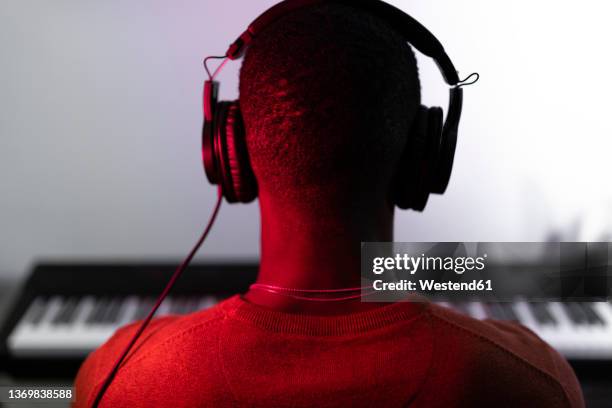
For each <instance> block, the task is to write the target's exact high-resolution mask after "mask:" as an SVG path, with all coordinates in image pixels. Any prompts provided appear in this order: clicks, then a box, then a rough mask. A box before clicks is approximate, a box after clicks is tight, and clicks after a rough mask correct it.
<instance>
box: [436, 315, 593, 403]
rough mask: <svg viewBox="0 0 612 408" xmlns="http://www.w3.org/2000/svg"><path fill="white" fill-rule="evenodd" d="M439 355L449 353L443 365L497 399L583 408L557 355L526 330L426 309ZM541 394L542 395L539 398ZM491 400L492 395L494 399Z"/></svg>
mask: <svg viewBox="0 0 612 408" xmlns="http://www.w3.org/2000/svg"><path fill="white" fill-rule="evenodd" d="M429 313H430V315H431V316H432V321H433V326H434V331H437V333H438V335H439V336H438V338H439V339H440V340H439V347H437V349H438V350H439V349H440V348H442V347H446V348H450V349H452V350H453V353H452V354H447V355H448V357H452V356H454V357H453V358H452V360H447V362H448V363H449V364H464V365H469V370H465V371H462V375H465V373H471V374H473V378H472V380H474V383H480V385H481V389H486V390H488V391H489V392H491V393H493V394H497V397H501V396H503V395H504V394H505V393H512V392H515V393H516V392H522V393H523V394H524V398H527V397H528V396H529V395H530V394H531V393H533V394H532V395H534V396H535V394H540V395H539V397H538V398H540V397H550V398H552V399H556V400H559V401H562V402H563V404H562V405H561V406H563V405H565V406H572V407H575V406H584V403H583V400H582V393H581V391H580V385H579V383H578V380H577V379H576V376H575V374H574V371H573V370H572V368H571V367H570V365H569V364H568V362H567V361H566V360H565V358H564V357H563V356H561V355H560V354H559V353H558V352H557V351H555V350H554V349H553V348H551V347H550V346H549V345H548V344H547V343H546V342H544V341H543V340H542V339H540V338H539V337H538V336H537V335H536V334H535V333H534V332H532V331H531V330H529V329H528V328H526V327H524V326H522V325H520V324H517V323H513V322H504V321H497V320H477V319H473V318H471V317H468V316H466V315H464V314H461V313H458V312H455V311H453V310H450V309H448V308H446V307H442V306H437V305H431V307H430V308H429ZM545 390H547V392H548V395H543V394H545V393H546V392H545ZM494 396H495V395H492V397H494Z"/></svg>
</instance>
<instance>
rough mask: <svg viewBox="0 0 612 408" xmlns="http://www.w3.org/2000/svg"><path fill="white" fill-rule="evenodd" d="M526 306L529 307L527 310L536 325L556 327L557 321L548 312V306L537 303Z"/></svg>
mask: <svg viewBox="0 0 612 408" xmlns="http://www.w3.org/2000/svg"><path fill="white" fill-rule="evenodd" d="M528 305H529V310H530V311H531V314H532V315H533V317H534V318H535V319H536V321H537V322H538V324H540V325H543V326H546V325H551V326H556V325H557V320H556V319H555V317H554V316H553V315H552V314H551V313H550V311H549V310H548V304H546V303H540V302H537V303H528Z"/></svg>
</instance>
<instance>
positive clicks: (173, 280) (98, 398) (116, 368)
mask: <svg viewBox="0 0 612 408" xmlns="http://www.w3.org/2000/svg"><path fill="white" fill-rule="evenodd" d="M222 201H223V193H222V191H221V187H219V188H218V189H217V203H216V204H215V208H214V210H213V212H212V214H211V216H210V218H209V220H208V224H207V225H206V228H205V229H204V232H203V233H202V235H201V236H200V239H199V240H198V242H197V243H196V244H195V245H194V246H193V248H192V249H191V251H190V252H189V255H187V257H186V258H185V259H184V260H183V262H182V263H181V264H180V266H179V267H178V268H177V269H176V270H175V271H174V274H172V277H171V278H170V280H169V281H168V284H167V285H166V287H165V288H164V290H163V291H162V293H161V295H160V296H159V298H158V299H157V302H155V306H153V308H152V309H151V311H150V312H149V314H148V315H147V317H146V319H144V320H143V322H142V323H141V324H140V327H139V328H138V331H136V333H135V334H134V336H132V339H131V340H130V342H129V343H128V345H127V346H126V347H125V349H124V350H123V352H122V353H121V355H120V356H119V358H118V359H117V361H116V362H115V364H114V365H113V368H112V370H111V371H110V372H109V373H108V375H107V376H106V378H105V379H104V382H103V383H102V386H101V388H100V390H99V391H98V393H97V395H96V399H95V400H94V402H93V404H92V407H93V408H97V407H98V404H100V402H101V401H102V398H103V397H104V394H105V393H106V390H108V387H109V386H110V385H111V383H112V382H113V379H114V378H115V375H116V374H117V372H118V371H119V367H120V366H121V363H122V362H123V360H125V358H126V357H127V355H128V353H129V352H130V350H131V349H132V347H133V346H134V344H135V343H136V341H137V340H138V339H139V338H140V335H141V334H142V333H143V332H144V330H145V329H146V328H147V326H148V325H149V323H150V322H151V320H152V319H153V315H155V312H157V309H158V308H159V306H160V305H161V304H162V302H163V301H164V299H165V298H166V296H168V294H169V293H170V291H171V290H172V288H173V287H174V284H175V283H176V281H177V280H178V278H180V277H181V275H182V274H183V271H185V269H186V268H187V266H189V263H190V262H191V260H192V259H193V257H194V255H195V254H196V252H198V250H199V249H200V247H201V246H202V244H203V243H204V240H206V237H207V236H208V233H209V232H210V230H211V228H212V226H213V224H214V223H215V219H216V218H217V214H218V213H219V208H221V203H222Z"/></svg>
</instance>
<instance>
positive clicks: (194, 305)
mask: <svg viewBox="0 0 612 408" xmlns="http://www.w3.org/2000/svg"><path fill="white" fill-rule="evenodd" d="M199 307H200V301H199V300H198V299H196V298H191V299H189V302H188V303H187V311H186V313H188V314H189V313H193V312H195V311H196V310H198V309H199Z"/></svg>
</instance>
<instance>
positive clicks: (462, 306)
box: [451, 302, 470, 316]
mask: <svg viewBox="0 0 612 408" xmlns="http://www.w3.org/2000/svg"><path fill="white" fill-rule="evenodd" d="M451 305H452V306H453V309H456V310H457V311H458V312H461V313H463V314H466V315H468V316H469V315H470V309H469V307H468V304H467V303H466V302H451Z"/></svg>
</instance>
